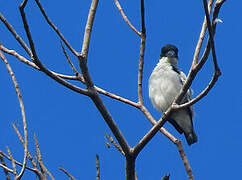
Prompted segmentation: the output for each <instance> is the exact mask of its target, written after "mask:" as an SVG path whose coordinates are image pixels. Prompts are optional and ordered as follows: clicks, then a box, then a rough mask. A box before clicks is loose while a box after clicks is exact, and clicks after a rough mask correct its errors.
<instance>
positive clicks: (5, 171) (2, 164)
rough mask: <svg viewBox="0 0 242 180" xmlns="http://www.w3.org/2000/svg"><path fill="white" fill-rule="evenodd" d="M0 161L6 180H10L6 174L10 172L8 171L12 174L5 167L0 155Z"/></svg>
mask: <svg viewBox="0 0 242 180" xmlns="http://www.w3.org/2000/svg"><path fill="white" fill-rule="evenodd" d="M0 161H1V163H0V166H1V167H2V168H3V171H4V174H5V177H6V180H10V175H9V174H8V172H10V171H11V172H12V169H10V168H8V167H7V166H6V163H5V161H4V159H3V156H2V155H0Z"/></svg>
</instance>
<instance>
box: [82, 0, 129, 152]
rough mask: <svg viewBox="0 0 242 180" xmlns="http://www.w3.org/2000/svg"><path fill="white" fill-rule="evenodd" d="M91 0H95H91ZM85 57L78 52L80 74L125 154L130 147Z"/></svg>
mask: <svg viewBox="0 0 242 180" xmlns="http://www.w3.org/2000/svg"><path fill="white" fill-rule="evenodd" d="M93 1H97V0H93ZM97 2H98V1H97ZM93 3H94V2H93ZM95 7H97V6H95ZM89 13H93V11H89ZM94 15H95V14H94ZM89 17H92V18H93V19H94V17H95V16H91V15H89ZM92 18H89V19H88V22H87V24H88V25H91V26H92V25H93V19H92ZM90 28H91V27H90ZM90 35H91V34H90V33H85V35H84V36H90ZM84 39H90V37H84ZM83 43H87V42H83ZM84 47H85V48H87V49H85V48H84ZM88 48H89V46H88V45H87V44H83V48H82V50H83V51H84V53H85V52H88ZM86 58H87V55H85V54H78V60H79V65H80V68H81V71H82V75H83V77H84V80H85V84H86V86H87V89H88V92H89V94H88V95H89V97H90V98H91V99H92V101H93V102H94V104H95V105H96V107H97V109H98V110H99V112H100V113H101V115H102V116H103V119H104V120H105V122H106V123H107V124H108V126H109V128H110V129H111V131H112V133H113V134H114V136H115V137H116V139H117V140H118V142H119V144H120V146H121V147H122V149H123V151H124V152H125V154H128V153H129V152H130V147H129V145H128V143H127V141H126V139H125V138H124V136H123V135H122V133H121V132H120V130H119V128H118V127H117V125H116V124H115V122H114V120H113V118H112V116H111V115H110V113H109V112H108V110H107V108H106V107H105V105H104V104H103V102H102V100H101V98H100V97H99V95H98V93H97V91H96V89H95V87H94V84H93V82H92V79H91V76H90V74H89V72H88V68H87V59H86Z"/></svg>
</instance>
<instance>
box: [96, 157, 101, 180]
mask: <svg viewBox="0 0 242 180" xmlns="http://www.w3.org/2000/svg"><path fill="white" fill-rule="evenodd" d="M96 168H97V177H96V180H100V161H99V155H98V154H96Z"/></svg>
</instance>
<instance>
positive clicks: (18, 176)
mask: <svg viewBox="0 0 242 180" xmlns="http://www.w3.org/2000/svg"><path fill="white" fill-rule="evenodd" d="M0 57H1V59H2V60H3V62H4V63H5V65H6V67H7V70H8V73H9V75H10V76H11V78H12V81H13V84H14V87H15V90H16V93H17V96H18V101H19V105H20V109H21V114H22V120H23V126H24V159H23V166H22V169H21V171H20V173H19V174H18V175H17V176H16V179H17V180H18V179H21V177H22V176H23V173H24V171H25V167H26V164H27V153H28V130H27V121H26V115H25V110H24V103H23V99H22V95H21V92H20V89H19V85H18V82H17V80H16V77H15V75H14V73H13V70H12V68H11V66H10V65H9V63H8V60H7V59H6V57H5V56H4V54H3V53H1V51H0Z"/></svg>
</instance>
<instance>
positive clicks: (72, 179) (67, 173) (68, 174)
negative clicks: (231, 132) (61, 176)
mask: <svg viewBox="0 0 242 180" xmlns="http://www.w3.org/2000/svg"><path fill="white" fill-rule="evenodd" d="M59 170H61V171H63V172H64V173H65V174H66V175H67V176H68V177H69V178H70V180H76V179H75V178H74V177H73V176H72V175H71V174H70V173H69V172H68V171H67V170H65V169H64V168H62V167H59Z"/></svg>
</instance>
